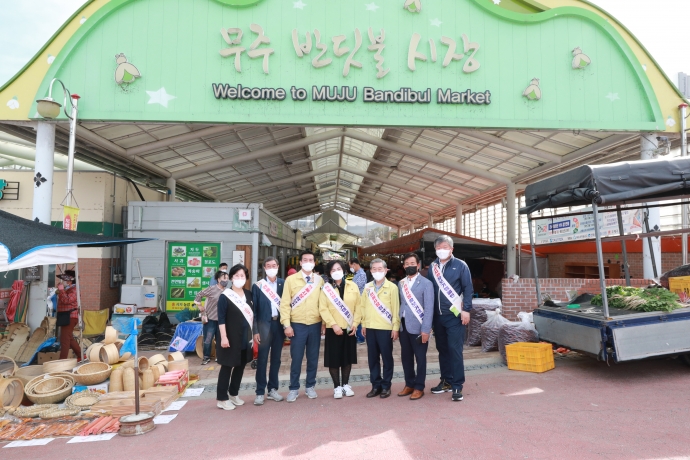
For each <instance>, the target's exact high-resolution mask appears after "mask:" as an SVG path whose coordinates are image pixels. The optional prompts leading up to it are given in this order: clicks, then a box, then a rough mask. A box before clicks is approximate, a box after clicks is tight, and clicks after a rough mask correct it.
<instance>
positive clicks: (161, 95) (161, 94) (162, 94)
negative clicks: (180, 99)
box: [146, 88, 177, 109]
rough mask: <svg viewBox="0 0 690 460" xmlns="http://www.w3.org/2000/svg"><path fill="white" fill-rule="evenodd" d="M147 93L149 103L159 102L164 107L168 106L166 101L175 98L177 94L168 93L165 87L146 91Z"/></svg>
mask: <svg viewBox="0 0 690 460" xmlns="http://www.w3.org/2000/svg"><path fill="white" fill-rule="evenodd" d="M146 93H147V94H148V95H149V102H148V103H149V104H160V105H162V106H163V107H165V108H166V109H167V108H168V102H169V101H172V100H173V99H177V96H173V95H172V94H168V93H167V91H165V88H161V89H159V90H158V91H146Z"/></svg>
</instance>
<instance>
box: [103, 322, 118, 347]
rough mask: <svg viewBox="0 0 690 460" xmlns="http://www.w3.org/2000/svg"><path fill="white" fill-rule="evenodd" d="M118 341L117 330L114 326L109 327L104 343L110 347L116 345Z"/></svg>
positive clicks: (106, 330) (106, 329)
mask: <svg viewBox="0 0 690 460" xmlns="http://www.w3.org/2000/svg"><path fill="white" fill-rule="evenodd" d="M116 340H117V329H115V328H114V327H112V326H108V327H106V328H105V339H103V342H104V343H105V344H106V345H109V344H111V343H115V341H116Z"/></svg>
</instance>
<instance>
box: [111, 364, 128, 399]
mask: <svg viewBox="0 0 690 460" xmlns="http://www.w3.org/2000/svg"><path fill="white" fill-rule="evenodd" d="M124 371H125V370H124V369H122V368H121V367H118V368H117V369H114V370H113V372H112V373H111V374H110V388H109V390H110V393H113V392H115V391H124V387H123V384H122V374H124Z"/></svg>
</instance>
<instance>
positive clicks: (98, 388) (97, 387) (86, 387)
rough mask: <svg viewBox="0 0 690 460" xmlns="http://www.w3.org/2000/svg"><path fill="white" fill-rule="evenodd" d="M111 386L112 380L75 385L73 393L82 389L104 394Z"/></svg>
mask: <svg viewBox="0 0 690 460" xmlns="http://www.w3.org/2000/svg"><path fill="white" fill-rule="evenodd" d="M109 387H110V381H107V382H104V383H99V384H98V385H75V386H73V387H72V394H74V393H79V392H80V391H89V392H91V393H97V394H99V395H104V394H106V393H107V392H108V388H109Z"/></svg>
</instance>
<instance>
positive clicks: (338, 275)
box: [331, 270, 345, 281]
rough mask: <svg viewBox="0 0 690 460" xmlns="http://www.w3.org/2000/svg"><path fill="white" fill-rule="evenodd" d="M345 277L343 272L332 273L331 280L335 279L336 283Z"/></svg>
mask: <svg viewBox="0 0 690 460" xmlns="http://www.w3.org/2000/svg"><path fill="white" fill-rule="evenodd" d="M343 276H345V274H344V273H343V271H342V270H337V271H332V272H331V278H333V279H334V280H336V281H339V280H341V279H343Z"/></svg>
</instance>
